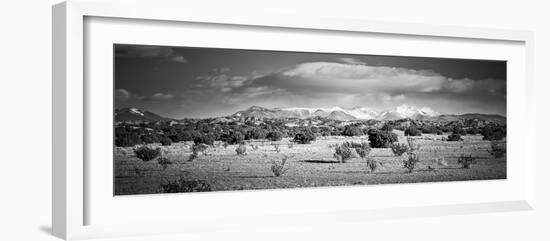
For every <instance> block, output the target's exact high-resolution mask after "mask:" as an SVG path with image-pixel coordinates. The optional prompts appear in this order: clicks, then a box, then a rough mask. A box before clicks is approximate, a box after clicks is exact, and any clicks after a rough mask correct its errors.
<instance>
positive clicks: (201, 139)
mask: <svg viewBox="0 0 550 241" xmlns="http://www.w3.org/2000/svg"><path fill="white" fill-rule="evenodd" d="M214 141H215V138H214V136H212V135H198V136H196V137H195V138H194V139H193V142H194V143H195V145H199V144H205V145H209V146H211V145H214Z"/></svg>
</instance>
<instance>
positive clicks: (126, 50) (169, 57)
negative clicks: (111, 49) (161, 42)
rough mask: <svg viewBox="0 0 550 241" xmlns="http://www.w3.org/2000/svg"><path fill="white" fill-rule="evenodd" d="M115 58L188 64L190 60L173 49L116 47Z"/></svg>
mask: <svg viewBox="0 0 550 241" xmlns="http://www.w3.org/2000/svg"><path fill="white" fill-rule="evenodd" d="M115 56H116V57H119V58H129V57H132V58H136V57H137V58H157V59H160V60H165V61H168V62H173V63H184V64H185V63H188V60H187V59H186V58H185V57H184V56H183V55H181V54H178V53H177V51H176V50H174V49H173V48H171V47H160V46H138V45H116V46H115Z"/></svg>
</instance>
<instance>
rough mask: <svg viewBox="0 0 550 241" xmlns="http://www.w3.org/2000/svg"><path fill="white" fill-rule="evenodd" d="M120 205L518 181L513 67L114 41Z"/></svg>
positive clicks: (487, 62) (116, 181) (116, 190)
mask: <svg viewBox="0 0 550 241" xmlns="http://www.w3.org/2000/svg"><path fill="white" fill-rule="evenodd" d="M113 58H114V73H113V74H114V88H113V95H114V113H113V122H114V126H113V132H114V140H113V141H114V151H113V155H114V159H113V160H114V163H113V166H114V180H113V181H114V195H134V194H155V193H184V192H209V191H237V190H259V189H283V188H312V187H338V186H352V185H378V184H403V183H424V182H448V181H476V180H495V179H506V178H507V176H506V173H507V162H506V106H507V105H506V81H507V63H506V61H502V60H486V59H454V58H432V57H414V56H383V55H369V54H347V53H312V52H285V51H271V50H249V49H224V48H202V47H186V46H152V45H128V44H114V45H113Z"/></svg>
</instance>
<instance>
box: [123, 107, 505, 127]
mask: <svg viewBox="0 0 550 241" xmlns="http://www.w3.org/2000/svg"><path fill="white" fill-rule="evenodd" d="M228 117H231V118H239V119H241V118H255V119H286V118H298V119H308V118H325V119H330V120H337V121H354V120H372V119H374V120H380V121H388V120H399V119H413V120H430V121H456V120H460V119H478V120H485V121H491V122H495V123H499V124H506V117H504V116H501V115H489V114H478V113H469V114H461V115H451V114H440V113H438V112H436V111H434V110H432V109H431V108H428V107H422V108H417V107H414V106H409V105H401V106H398V107H396V108H395V109H392V110H387V111H375V110H372V109H369V108H366V107H354V108H343V107H332V108H301V107H287V108H265V107H260V106H251V107H249V108H248V109H245V110H242V111H238V112H236V113H234V114H233V115H230V116H228ZM115 120H116V121H160V120H173V119H170V118H166V117H162V116H160V115H157V114H155V113H152V112H149V111H144V110H140V109H137V108H123V109H117V110H116V111H115Z"/></svg>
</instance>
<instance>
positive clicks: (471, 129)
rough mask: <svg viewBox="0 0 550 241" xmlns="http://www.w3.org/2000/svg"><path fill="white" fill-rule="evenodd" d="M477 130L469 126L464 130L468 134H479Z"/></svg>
mask: <svg viewBox="0 0 550 241" xmlns="http://www.w3.org/2000/svg"><path fill="white" fill-rule="evenodd" d="M479 132H480V131H479V130H478V129H477V128H473V127H472V128H469V129H467V130H466V133H468V135H477V134H479Z"/></svg>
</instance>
